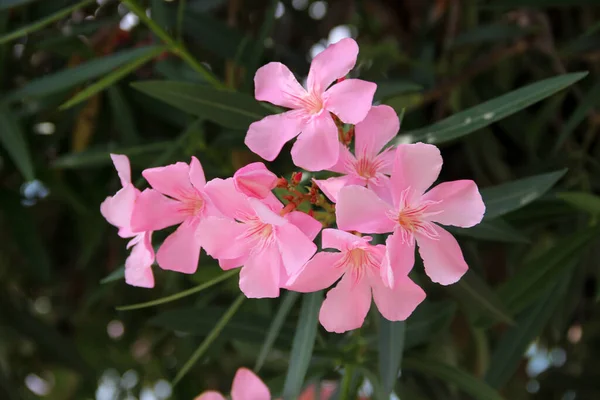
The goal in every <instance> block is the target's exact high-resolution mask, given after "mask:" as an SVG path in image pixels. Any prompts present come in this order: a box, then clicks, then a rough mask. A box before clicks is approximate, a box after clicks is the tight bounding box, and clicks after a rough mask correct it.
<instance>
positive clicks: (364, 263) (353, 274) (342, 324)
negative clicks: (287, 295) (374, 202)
mask: <svg viewBox="0 0 600 400" xmlns="http://www.w3.org/2000/svg"><path fill="white" fill-rule="evenodd" d="M365 190H367V189H365ZM322 237H323V243H322V244H323V248H334V249H337V250H339V251H340V252H336V253H328V252H321V253H317V254H316V255H315V256H314V257H313V258H312V260H310V261H309V262H308V263H307V264H306V266H305V267H304V269H303V270H302V271H301V272H300V273H299V274H298V275H297V276H295V277H292V279H291V280H290V284H289V285H288V288H289V289H291V290H294V291H297V292H304V293H306V292H315V291H317V290H321V289H324V288H326V287H329V286H331V285H332V284H333V283H334V282H335V281H337V280H338V279H339V278H340V277H342V279H341V280H340V282H339V283H338V284H337V286H336V287H335V288H334V289H332V290H330V291H329V292H328V293H327V298H326V299H325V301H324V302H323V305H322V306H321V311H320V313H319V321H320V322H321V325H323V326H324V327H325V329H327V330H328V331H329V332H337V333H342V332H346V331H348V330H351V329H357V328H359V327H360V326H361V325H362V324H363V322H364V320H365V317H366V315H367V312H368V311H369V308H370V307H371V293H373V295H372V297H373V298H374V300H375V304H377V308H378V309H379V311H380V312H381V315H383V316H384V317H385V318H387V319H388V320H390V321H403V320H405V319H406V318H408V316H409V315H410V314H412V312H413V311H414V310H415V308H416V307H417V306H418V305H419V304H420V303H421V302H422V301H423V300H424V299H425V292H424V291H423V289H421V288H420V287H419V286H417V285H416V284H415V283H414V282H413V281H411V280H410V278H408V276H406V275H404V276H398V277H396V282H395V286H394V287H393V289H390V288H389V287H388V286H386V285H385V284H384V282H383V281H382V279H381V274H380V271H379V270H380V268H381V264H382V261H383V258H384V257H385V246H383V245H377V246H373V245H371V244H369V242H370V241H371V238H370V237H368V236H365V237H358V236H355V235H353V234H351V233H348V232H344V231H340V230H337V229H324V230H323V233H322Z"/></svg>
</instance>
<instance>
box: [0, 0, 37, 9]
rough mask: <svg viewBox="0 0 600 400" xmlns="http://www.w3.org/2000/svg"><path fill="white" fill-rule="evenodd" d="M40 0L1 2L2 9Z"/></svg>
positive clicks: (3, 0) (6, 0)
mask: <svg viewBox="0 0 600 400" xmlns="http://www.w3.org/2000/svg"><path fill="white" fill-rule="evenodd" d="M34 1H39V0H2V2H0V11H4V10H8V9H9V8H14V7H20V6H24V5H26V4H29V3H33V2H34Z"/></svg>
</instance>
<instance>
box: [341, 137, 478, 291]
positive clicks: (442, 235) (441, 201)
mask: <svg viewBox="0 0 600 400" xmlns="http://www.w3.org/2000/svg"><path fill="white" fill-rule="evenodd" d="M441 168H442V156H441V155H440V151H439V150H438V148H437V147H435V146H433V145H429V144H424V143H416V144H402V145H399V146H398V148H397V150H396V158H395V161H394V167H393V171H392V175H391V179H390V180H391V193H390V197H391V202H390V201H386V200H385V199H382V198H380V197H378V196H377V194H375V193H374V192H373V191H371V190H369V189H367V188H364V187H360V186H346V187H344V188H342V189H341V190H340V191H339V194H338V202H337V206H336V218H337V224H338V227H339V228H340V229H344V230H356V231H359V232H364V233H387V232H393V234H392V235H390V236H388V238H387V240H386V257H385V259H384V263H383V268H382V269H381V272H382V279H383V280H384V282H386V284H387V285H388V286H390V287H394V276H395V275H398V276H406V274H407V273H408V272H409V271H410V270H411V269H412V267H413V264H414V252H415V242H416V243H417V244H418V245H419V254H420V255H421V258H422V259H423V264H424V265H425V272H426V273H427V275H428V276H429V277H430V278H431V280H432V281H434V282H438V283H440V284H442V285H450V284H452V283H455V282H457V281H458V280H459V279H460V278H461V277H462V276H463V275H464V274H465V272H467V269H468V266H467V263H466V262H465V260H464V258H463V255H462V251H461V249H460V246H459V245H458V242H457V241H456V239H454V237H453V236H452V235H451V234H450V233H449V232H448V231H446V230H445V229H443V228H442V227H441V226H440V225H438V224H442V225H453V226H459V227H463V228H468V227H471V226H474V225H477V224H478V223H479V222H481V219H482V218H483V214H484V212H485V205H484V204H483V200H482V199H481V195H480V194H479V190H478V189H477V185H476V184H475V182H473V181H471V180H459V181H453V182H444V183H441V184H439V185H437V186H435V187H434V188H432V189H431V190H429V191H427V192H426V190H427V189H428V188H429V187H430V186H431V185H432V184H433V183H434V181H435V180H436V179H437V177H438V175H439V173H440V170H441Z"/></svg>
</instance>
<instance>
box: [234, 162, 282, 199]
mask: <svg viewBox="0 0 600 400" xmlns="http://www.w3.org/2000/svg"><path fill="white" fill-rule="evenodd" d="M233 181H234V183H235V188H236V189H237V191H238V192H242V193H244V194H245V195H246V196H250V197H256V198H257V199H264V198H265V197H267V196H268V195H269V194H271V190H273V189H274V188H275V186H276V185H277V175H275V174H274V173H272V172H271V171H269V170H268V169H267V167H265V164H263V163H261V162H255V163H252V164H248V165H246V166H245V167H242V168H240V169H238V170H237V171H236V172H235V174H234V175H233Z"/></svg>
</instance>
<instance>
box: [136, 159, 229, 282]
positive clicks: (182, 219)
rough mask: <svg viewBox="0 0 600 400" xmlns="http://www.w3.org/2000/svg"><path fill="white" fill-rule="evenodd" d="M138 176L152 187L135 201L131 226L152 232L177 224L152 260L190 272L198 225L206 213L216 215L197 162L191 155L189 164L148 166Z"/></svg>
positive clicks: (196, 252)
mask: <svg viewBox="0 0 600 400" xmlns="http://www.w3.org/2000/svg"><path fill="white" fill-rule="evenodd" d="M142 175H143V176H144V178H146V180H147V181H148V183H150V186H152V189H146V190H144V191H143V192H142V193H141V194H140V196H139V198H138V200H137V202H136V204H135V208H134V210H133V215H132V217H131V224H132V226H133V228H134V229H136V230H138V231H146V230H152V231H156V230H159V229H164V228H166V227H169V226H172V225H177V224H181V225H179V227H178V228H177V230H176V231H175V232H173V233H172V234H171V235H169V236H168V237H167V238H166V239H165V241H164V242H163V244H162V246H160V248H159V249H158V252H157V254H156V260H157V261H158V265H159V266H160V267H161V268H163V269H166V270H172V271H177V272H182V273H185V274H192V273H194V272H195V271H196V269H197V268H198V259H199V257H200V247H201V241H200V239H199V236H198V234H197V230H198V225H199V224H200V221H201V220H202V219H203V218H205V217H206V216H208V215H218V214H219V212H218V210H217V209H216V208H215V207H214V206H213V205H212V203H211V201H210V199H209V197H208V196H207V195H206V194H205V193H204V185H206V179H205V178H204V171H203V170H202V165H201V164H200V161H198V159H197V158H196V157H192V161H191V162H190V164H189V165H188V164H186V163H182V162H178V163H176V164H171V165H167V166H166V167H157V168H149V169H146V170H144V171H143V172H142ZM167 196H168V197H167Z"/></svg>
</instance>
